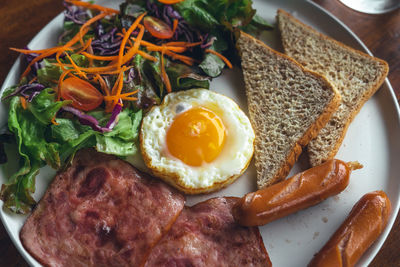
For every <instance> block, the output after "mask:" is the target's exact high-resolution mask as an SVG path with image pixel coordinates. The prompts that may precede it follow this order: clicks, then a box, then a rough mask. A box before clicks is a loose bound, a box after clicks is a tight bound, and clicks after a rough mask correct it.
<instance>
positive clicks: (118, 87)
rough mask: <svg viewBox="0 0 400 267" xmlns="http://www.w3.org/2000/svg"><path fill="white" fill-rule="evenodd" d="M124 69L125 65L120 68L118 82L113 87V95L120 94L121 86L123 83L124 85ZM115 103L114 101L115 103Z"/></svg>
mask: <svg viewBox="0 0 400 267" xmlns="http://www.w3.org/2000/svg"><path fill="white" fill-rule="evenodd" d="M125 71H126V67H122V69H121V73H120V75H119V76H120V77H121V78H120V79H119V83H118V86H117V87H116V88H114V89H116V91H115V93H114V92H113V93H114V95H120V94H121V91H122V87H123V85H124V72H125ZM115 104H116V103H115Z"/></svg>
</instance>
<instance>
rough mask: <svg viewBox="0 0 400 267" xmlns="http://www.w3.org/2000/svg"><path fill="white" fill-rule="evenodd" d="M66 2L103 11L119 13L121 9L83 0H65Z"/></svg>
mask: <svg viewBox="0 0 400 267" xmlns="http://www.w3.org/2000/svg"><path fill="white" fill-rule="evenodd" d="M65 2H67V3H69V4H72V5H75V6H81V7H86V8H90V9H95V10H98V11H102V12H107V13H114V14H119V10H116V9H112V8H109V7H104V6H99V5H96V4H91V3H88V2H83V1H79V0H65Z"/></svg>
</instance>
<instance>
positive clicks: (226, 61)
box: [205, 49, 232, 69]
mask: <svg viewBox="0 0 400 267" xmlns="http://www.w3.org/2000/svg"><path fill="white" fill-rule="evenodd" d="M205 52H206V53H211V54H214V55H216V56H217V57H219V58H220V59H222V61H224V62H225V64H226V65H227V66H228V67H229V68H230V69H232V63H231V62H230V61H229V60H228V59H227V58H226V57H224V56H223V55H221V54H220V53H218V52H216V51H214V50H211V49H206V50H205Z"/></svg>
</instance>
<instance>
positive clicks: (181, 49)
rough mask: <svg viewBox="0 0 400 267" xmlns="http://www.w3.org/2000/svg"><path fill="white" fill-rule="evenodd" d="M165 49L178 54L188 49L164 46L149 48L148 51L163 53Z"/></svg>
mask: <svg viewBox="0 0 400 267" xmlns="http://www.w3.org/2000/svg"><path fill="white" fill-rule="evenodd" d="M164 48H165V49H167V50H169V51H172V52H176V53H183V52H185V51H186V50H187V48H186V47H184V46H164V45H163V46H148V47H147V50H149V51H162V50H163V49H164Z"/></svg>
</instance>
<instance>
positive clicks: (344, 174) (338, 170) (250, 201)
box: [233, 159, 361, 226]
mask: <svg viewBox="0 0 400 267" xmlns="http://www.w3.org/2000/svg"><path fill="white" fill-rule="evenodd" d="M360 166H361V165H360V164H358V165H357V164H346V163H344V162H343V161H340V160H336V159H333V160H329V161H327V162H325V163H323V164H321V165H319V166H317V167H314V168H311V169H308V170H306V171H304V172H302V173H299V174H297V175H295V176H293V177H291V178H289V179H287V180H284V181H282V182H280V183H277V184H274V185H272V186H270V187H267V188H264V189H261V190H258V191H256V192H252V193H249V194H247V195H245V196H244V197H243V198H242V199H241V200H239V201H238V203H237V205H236V206H235V207H234V209H233V215H234V217H235V219H236V221H237V222H238V223H239V224H241V225H245V226H256V225H264V224H266V223H269V222H271V221H273V220H276V219H279V218H281V217H284V216H286V215H288V214H291V213H293V212H296V211H299V210H302V209H305V208H308V207H310V206H312V205H315V204H317V203H319V202H321V201H322V200H324V199H326V198H328V197H330V196H333V195H336V194H338V193H340V192H341V191H343V190H344V189H345V188H346V187H347V185H348V183H349V177H350V173H351V170H352V169H356V168H359V167H360Z"/></svg>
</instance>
